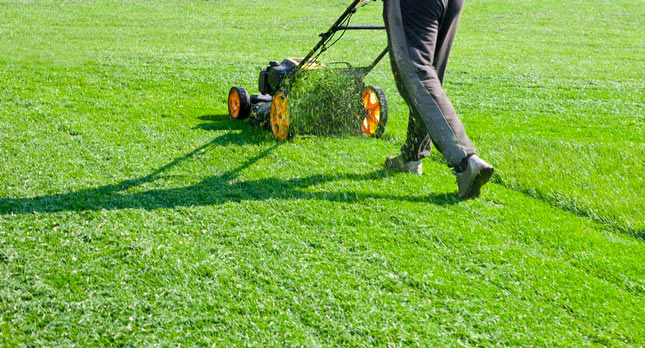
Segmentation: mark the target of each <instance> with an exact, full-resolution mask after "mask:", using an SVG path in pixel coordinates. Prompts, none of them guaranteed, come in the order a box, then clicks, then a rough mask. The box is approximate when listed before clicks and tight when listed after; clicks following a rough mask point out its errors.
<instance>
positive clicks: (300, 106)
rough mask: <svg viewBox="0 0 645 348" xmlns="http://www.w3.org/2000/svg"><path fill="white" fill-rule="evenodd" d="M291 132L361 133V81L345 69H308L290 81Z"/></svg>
mask: <svg viewBox="0 0 645 348" xmlns="http://www.w3.org/2000/svg"><path fill="white" fill-rule="evenodd" d="M287 86H288V89H289V110H290V116H291V131H292V134H293V135H295V136H297V135H323V136H349V135H359V134H361V130H360V124H361V121H362V120H363V117H364V115H365V109H364V108H363V106H362V104H361V91H362V80H360V79H359V78H357V76H356V75H355V74H354V73H352V72H350V70H346V69H333V68H327V69H321V70H305V71H302V72H299V73H297V74H295V75H294V76H293V77H292V78H291V79H290V81H288V82H287Z"/></svg>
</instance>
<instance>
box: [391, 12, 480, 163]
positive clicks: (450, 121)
mask: <svg viewBox="0 0 645 348" xmlns="http://www.w3.org/2000/svg"><path fill="white" fill-rule="evenodd" d="M463 1H464V0H385V7H384V10H383V18H384V19H385V25H386V27H387V34H388V42H389V43H388V44H389V49H390V62H391V64H392V71H393V72H394V76H395V78H396V84H397V87H398V89H399V92H400V93H401V96H403V99H405V101H406V102H407V104H408V106H409V107H410V117H409V120H408V135H407V140H406V142H405V144H404V145H403V147H402V148H401V153H402V154H403V156H404V157H405V159H406V160H409V161H417V160H420V159H422V158H423V157H426V156H428V155H430V149H431V143H434V145H435V147H436V148H437V149H438V150H439V151H440V152H441V153H442V154H443V156H444V157H445V158H446V161H447V162H448V165H449V166H451V167H454V166H457V165H459V163H460V162H461V160H462V159H464V158H466V157H468V156H470V155H472V154H475V147H474V146H473V144H472V142H471V141H470V139H469V138H468V136H467V135H466V132H465V131H464V126H463V124H462V123H461V121H460V120H459V117H457V113H456V111H455V108H454V107H453V106H452V103H451V102H450V100H449V99H448V97H447V96H446V93H445V92H444V90H443V88H442V85H443V75H444V72H445V71H446V64H447V63H448V56H449V55H450V50H451V48H452V42H453V40H454V38H455V35H456V33H457V25H458V23H459V16H460V15H461V9H462V7H463Z"/></svg>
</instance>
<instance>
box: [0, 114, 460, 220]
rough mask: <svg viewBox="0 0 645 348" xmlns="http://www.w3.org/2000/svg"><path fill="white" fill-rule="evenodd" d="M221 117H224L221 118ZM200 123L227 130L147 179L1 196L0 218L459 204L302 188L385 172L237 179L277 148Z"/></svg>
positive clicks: (219, 121) (224, 123)
mask: <svg viewBox="0 0 645 348" xmlns="http://www.w3.org/2000/svg"><path fill="white" fill-rule="evenodd" d="M224 117H226V119H223V118H224ZM200 119H202V120H205V121H210V122H207V123H203V124H201V125H199V126H198V127H199V128H201V129H206V130H219V131H226V130H228V132H226V133H225V134H223V135H220V136H218V137H216V138H214V139H213V140H212V141H210V142H208V143H206V144H204V145H202V146H200V147H198V148H196V149H194V150H193V151H191V152H189V153H187V154H186V155H184V156H182V157H179V158H177V159H175V160H173V161H171V162H169V163H168V164H166V165H164V166H162V167H160V168H158V169H156V170H154V171H153V172H151V173H150V174H148V175H145V176H142V177H139V178H135V179H128V180H124V181H122V182H120V183H118V184H113V185H105V186H101V187H97V188H91V189H84V190H79V191H74V192H69V193H62V194H52V195H42V196H37V197H31V198H0V215H11V214H30V213H56V212H64V211H86V210H103V209H105V210H121V209H147V210H154V209H167V208H177V207H191V206H209V205H219V204H223V203H226V202H241V201H263V200H268V199H279V200H324V201H331V202H349V203H352V202H360V201H363V200H367V199H386V200H394V201H408V202H417V203H432V204H438V205H452V204H457V203H458V202H460V200H459V198H458V197H457V195H456V194H455V193H435V194H430V195H423V196H412V195H406V196H397V195H388V194H380V193H362V192H354V191H341V192H338V191H331V192H326V191H323V192H311V191H306V190H305V189H306V188H308V187H310V186H313V185H320V184H322V183H329V182H334V181H341V180H350V181H369V180H380V179H384V178H386V177H388V176H391V175H396V174H394V173H392V172H390V171H386V170H385V169H379V170H375V171H372V172H369V173H343V174H316V175H311V176H307V177H302V178H294V179H280V178H275V177H271V178H263V179H258V180H239V176H240V174H241V173H242V172H243V171H244V170H246V169H247V168H249V167H251V166H253V165H254V164H255V163H257V162H258V161H260V160H261V159H263V158H265V157H266V156H268V155H269V154H271V153H272V152H273V151H275V150H276V149H277V148H278V147H279V146H280V145H281V144H283V143H281V142H276V141H274V140H271V141H267V137H265V136H264V135H262V133H263V131H256V130H255V129H254V128H253V127H250V126H249V125H248V124H245V123H242V122H239V121H233V120H230V119H228V116H221V115H205V116H202V117H200ZM233 144H234V145H245V144H255V145H261V144H267V145H269V144H270V146H268V147H267V148H266V149H265V150H264V151H262V152H261V153H260V154H258V155H256V156H253V157H251V158H248V159H246V160H245V161H243V162H242V163H240V164H239V165H238V166H237V167H235V168H233V169H231V170H229V171H226V172H224V173H223V174H221V175H214V176H210V177H207V178H206V179H204V180H203V181H201V182H199V183H197V184H194V185H190V186H186V187H181V188H168V189H152V190H147V191H143V192H136V193H128V192H126V191H128V190H129V189H132V188H134V187H137V186H140V185H142V184H145V183H150V182H154V181H156V180H158V179H160V178H163V177H164V176H163V173H165V172H167V171H168V170H170V169H171V168H173V167H176V166H179V165H181V164H182V163H184V162H186V161H189V160H191V159H193V158H194V157H195V156H196V155H197V154H203V153H205V152H206V151H208V150H210V149H213V148H217V147H223V146H228V145H233Z"/></svg>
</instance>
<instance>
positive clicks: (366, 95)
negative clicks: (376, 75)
mask: <svg viewBox="0 0 645 348" xmlns="http://www.w3.org/2000/svg"><path fill="white" fill-rule="evenodd" d="M361 101H362V102H363V107H364V108H365V117H364V118H363V122H361V131H362V132H363V133H364V134H366V135H368V136H370V137H376V138H380V137H381V136H383V133H385V126H387V98H386V97H385V92H384V91H383V89H381V88H380V87H377V86H367V87H365V88H364V89H363V93H362V94H361Z"/></svg>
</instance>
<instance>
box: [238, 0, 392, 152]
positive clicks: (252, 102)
mask: <svg viewBox="0 0 645 348" xmlns="http://www.w3.org/2000/svg"><path fill="white" fill-rule="evenodd" d="M369 2H370V0H353V1H352V3H351V5H349V7H348V8H347V9H346V10H345V12H343V14H342V15H341V16H340V17H339V18H338V20H336V22H335V23H334V24H333V25H332V26H331V28H330V29H329V30H328V31H327V32H325V33H322V34H320V37H321V39H320V41H319V42H318V43H317V44H316V46H315V47H314V48H313V49H312V50H311V51H310V52H309V53H308V54H307V55H306V56H305V57H304V58H287V59H284V60H282V61H281V62H278V61H271V62H269V65H268V66H267V67H266V68H265V69H263V70H262V71H261V72H260V76H259V81H258V89H259V91H260V93H259V94H252V95H249V93H248V92H247V91H246V89H244V88H243V87H239V86H236V87H233V88H231V89H230V91H229V94H228V113H229V115H230V117H232V118H234V119H237V120H244V119H246V118H247V117H250V121H249V122H250V123H251V124H252V125H255V126H260V127H265V128H268V129H270V130H271V131H272V132H273V134H274V135H275V136H276V137H277V138H278V139H281V140H285V139H287V138H289V137H290V136H292V132H291V131H290V125H291V117H290V114H289V84H288V83H286V82H285V81H287V80H288V79H289V78H290V77H292V76H294V75H295V74H298V73H304V74H306V73H307V72H308V71H313V70H318V69H339V70H341V72H342V73H346V74H350V75H351V76H352V78H355V79H356V82H357V83H358V84H359V86H360V87H362V88H360V90H359V92H360V95H357V96H356V97H357V98H360V101H361V103H362V105H363V107H364V112H363V113H364V114H363V115H360V116H361V117H358V119H359V120H361V119H362V122H360V124H357V125H356V126H357V127H360V130H361V132H362V133H363V134H365V135H367V136H373V137H380V136H381V135H383V133H384V132H385V127H386V125H387V99H386V97H385V93H384V92H383V90H382V89H381V88H379V87H377V86H366V85H365V83H364V82H363V79H364V78H365V76H366V75H367V74H369V73H370V72H371V71H372V69H374V67H375V66H376V65H377V64H378V63H379V62H380V61H381V60H382V59H383V57H385V55H386V54H387V52H388V49H387V47H386V48H385V49H384V50H383V51H382V52H381V53H380V54H379V55H378V57H376V59H375V60H374V62H373V63H372V64H370V65H369V66H366V67H352V66H351V65H350V64H349V63H344V64H346V66H345V67H342V68H335V67H334V68H332V67H328V66H327V65H325V64H323V63H322V62H320V60H319V59H318V58H319V57H320V55H321V54H323V53H324V52H325V51H326V50H328V49H329V48H331V47H332V46H333V45H334V44H335V43H336V42H338V41H339V40H340V39H341V38H342V37H343V36H344V34H345V32H346V31H348V30H384V29H385V26H379V25H350V21H351V19H352V16H353V15H354V14H355V13H356V12H357V11H358V9H359V8H361V7H363V6H365V5H367V4H368V3H369ZM334 64H338V63H330V64H329V66H333V65H334Z"/></svg>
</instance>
